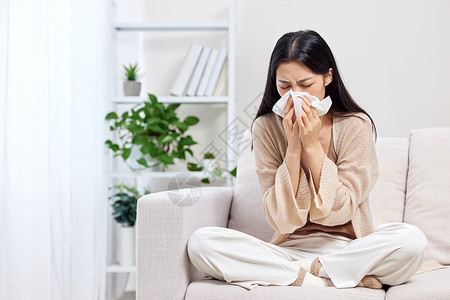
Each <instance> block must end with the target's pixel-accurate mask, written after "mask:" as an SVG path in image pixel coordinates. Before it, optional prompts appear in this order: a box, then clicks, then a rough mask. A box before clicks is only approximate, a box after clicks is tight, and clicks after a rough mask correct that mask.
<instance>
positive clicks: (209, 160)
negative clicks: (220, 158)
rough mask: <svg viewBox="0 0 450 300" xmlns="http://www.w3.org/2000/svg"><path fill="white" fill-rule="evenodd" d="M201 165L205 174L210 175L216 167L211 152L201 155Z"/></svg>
mask: <svg viewBox="0 0 450 300" xmlns="http://www.w3.org/2000/svg"><path fill="white" fill-rule="evenodd" d="M202 165H203V170H205V172H208V173H212V172H213V171H214V169H216V168H217V166H218V164H217V161H216V160H215V157H214V154H212V153H211V152H207V153H205V154H204V155H203V160H202Z"/></svg>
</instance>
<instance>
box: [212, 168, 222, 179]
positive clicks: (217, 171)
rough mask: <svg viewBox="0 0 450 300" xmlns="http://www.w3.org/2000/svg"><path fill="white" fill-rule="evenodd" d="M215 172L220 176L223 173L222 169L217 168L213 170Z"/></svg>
mask: <svg viewBox="0 0 450 300" xmlns="http://www.w3.org/2000/svg"><path fill="white" fill-rule="evenodd" d="M213 174H214V175H216V176H218V177H219V176H221V175H222V171H221V170H220V169H215V170H214V171H213Z"/></svg>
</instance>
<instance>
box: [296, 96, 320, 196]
mask: <svg viewBox="0 0 450 300" xmlns="http://www.w3.org/2000/svg"><path fill="white" fill-rule="evenodd" d="M302 99H303V103H302V117H301V120H300V134H301V136H302V145H303V148H304V149H305V156H306V160H307V161H308V165H309V170H310V171H311V174H312V178H313V182H314V188H315V190H316V193H318V192H319V187H320V176H321V170H322V165H323V161H324V159H325V152H324V151H323V148H322V145H321V144H320V140H319V133H320V128H321V126H322V120H321V119H320V118H319V115H318V114H317V111H316V109H315V108H314V107H311V102H310V101H309V100H308V99H307V98H306V97H303V98H302Z"/></svg>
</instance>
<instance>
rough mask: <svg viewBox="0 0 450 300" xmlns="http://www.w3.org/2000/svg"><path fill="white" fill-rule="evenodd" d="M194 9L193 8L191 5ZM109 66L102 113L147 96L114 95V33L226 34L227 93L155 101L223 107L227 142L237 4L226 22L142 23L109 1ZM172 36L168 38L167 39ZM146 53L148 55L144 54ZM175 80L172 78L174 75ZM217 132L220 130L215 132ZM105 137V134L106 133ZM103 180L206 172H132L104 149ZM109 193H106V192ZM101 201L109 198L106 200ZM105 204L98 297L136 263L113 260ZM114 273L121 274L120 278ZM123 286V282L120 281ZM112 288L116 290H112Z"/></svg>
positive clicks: (113, 235) (112, 294) (230, 158)
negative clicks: (126, 18) (123, 17)
mask: <svg viewBox="0 0 450 300" xmlns="http://www.w3.org/2000/svg"><path fill="white" fill-rule="evenodd" d="M192 9H195V8H192ZM110 12H111V13H110V16H111V18H110V29H111V30H110V37H111V38H110V46H111V53H110V58H109V59H110V63H111V64H110V66H111V72H110V73H111V74H110V76H109V77H108V78H107V84H108V86H109V87H110V88H109V90H110V93H109V96H108V98H107V99H105V112H110V111H114V110H117V109H118V106H119V105H121V106H124V105H129V106H130V107H131V106H132V105H135V104H139V103H142V102H143V101H145V100H147V97H142V96H140V97H125V96H120V95H117V85H118V84H120V83H119V82H118V80H117V72H118V68H116V66H117V56H118V53H117V47H118V46H119V44H118V39H117V34H118V33H119V32H120V33H121V34H124V33H127V32H130V33H135V32H186V31H192V32H205V33H207V34H215V33H218V32H221V33H222V34H224V33H225V35H226V39H227V40H226V47H227V61H226V67H227V82H228V84H227V87H226V96H211V97H207V96H179V97H178V96H172V95H170V94H169V92H167V95H157V97H158V101H159V102H161V103H166V104H169V103H180V104H183V105H197V106H198V105H218V107H221V108H220V109H224V110H226V124H224V127H226V128H227V141H228V140H230V141H231V139H230V137H231V136H232V135H233V132H231V130H233V127H232V126H228V125H231V124H232V122H233V121H234V120H235V118H236V116H237V115H236V104H235V69H236V67H235V64H236V57H235V51H236V50H235V49H236V46H235V40H236V38H235V31H236V4H235V0H228V13H227V15H228V21H227V22H154V23H152V22H142V23H129V22H126V23H124V22H116V21H115V16H116V5H115V0H111V9H110ZM170 38H172V37H170V36H169V37H167V39H170ZM146 55H151V54H147V53H146ZM174 80H175V78H174ZM145 94H146V91H141V95H145ZM105 132H107V125H105ZM217 133H219V132H217ZM106 136H108V134H107V135H106ZM236 143H237V141H232V142H229V143H227V145H228V146H227V148H226V155H227V163H226V164H227V165H226V169H227V170H231V169H233V168H234V167H235V165H233V162H234V161H235V159H236V153H235V151H234V149H237V148H236V147H237V144H236ZM104 169H105V172H104V182H105V190H107V189H108V188H109V187H111V186H113V185H114V184H115V183H116V182H117V181H118V180H120V179H123V180H133V179H135V180H136V182H139V180H142V179H148V178H158V179H163V180H164V179H165V180H167V179H170V178H173V177H175V176H177V175H180V174H181V173H184V176H186V174H191V175H195V176H197V177H199V178H201V177H204V175H205V173H204V172H203V171H202V172H188V171H187V170H186V171H183V172H150V171H145V172H132V171H123V170H117V166H116V163H115V162H114V159H113V158H112V154H111V153H110V151H109V150H108V151H105V162H104ZM226 182H227V185H229V186H231V185H232V183H233V178H232V177H231V176H229V175H228V176H227V178H226ZM105 194H106V195H109V192H106V193H105ZM104 201H108V199H105V200H104ZM107 207H108V208H109V209H108V211H107V212H105V214H107V216H106V218H105V219H106V224H105V226H104V228H105V232H104V236H105V249H106V253H105V259H104V261H105V263H104V266H103V270H102V273H103V274H104V276H103V278H102V281H101V295H100V299H115V298H117V297H118V296H119V295H117V287H116V286H115V285H117V282H118V281H120V280H122V281H123V280H124V277H123V276H124V275H126V274H133V273H135V272H136V266H135V265H128V266H121V265H118V264H117V262H116V255H117V253H116V250H115V249H114V248H115V245H116V239H117V232H116V226H115V221H114V220H113V218H112V216H111V208H110V203H109V202H108V203H107ZM116 276H122V277H121V279H120V278H118V277H116ZM121 285H123V284H121ZM114 290H115V291H114Z"/></svg>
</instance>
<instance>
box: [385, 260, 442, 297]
mask: <svg viewBox="0 0 450 300" xmlns="http://www.w3.org/2000/svg"><path fill="white" fill-rule="evenodd" d="M449 281H450V269H449V268H446V269H440V270H435V271H431V272H426V273H422V274H419V275H416V276H413V277H412V278H411V279H410V280H408V281H407V282H406V283H404V284H402V285H398V286H393V287H390V288H389V289H388V291H387V292H386V299H387V300H405V299H408V300H424V299H433V300H436V299H442V300H444V299H445V300H447V299H450V285H449V284H448V283H449Z"/></svg>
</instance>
